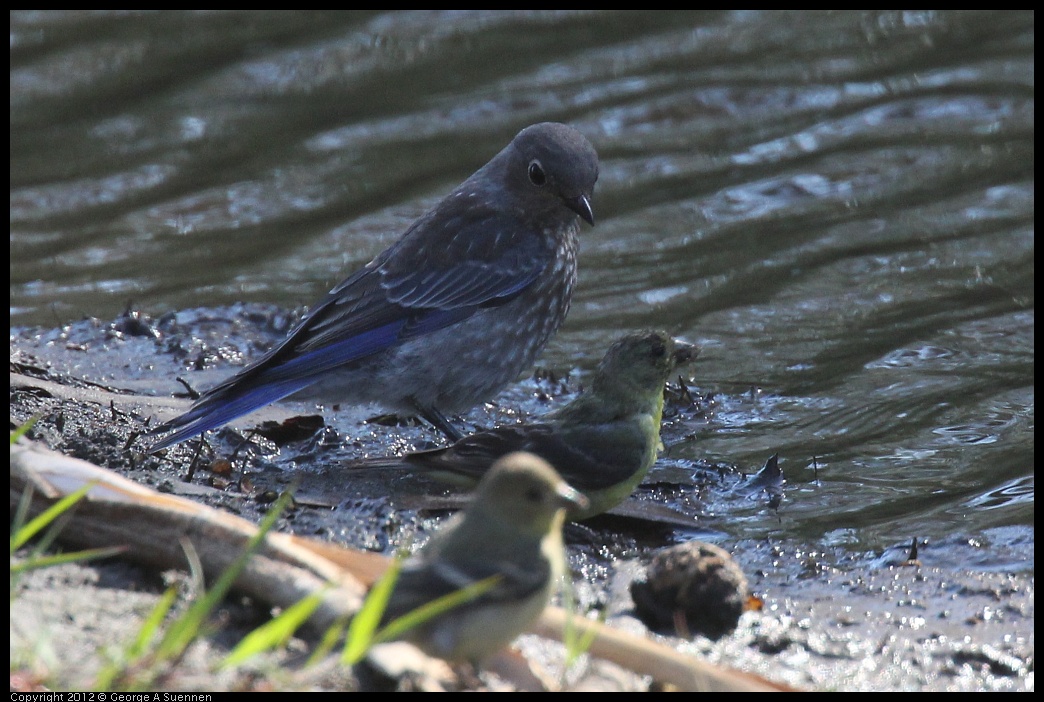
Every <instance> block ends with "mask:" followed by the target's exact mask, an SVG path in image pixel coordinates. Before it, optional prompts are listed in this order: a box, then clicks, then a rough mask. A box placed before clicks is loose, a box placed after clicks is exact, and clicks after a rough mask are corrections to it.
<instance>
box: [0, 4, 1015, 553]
mask: <svg viewBox="0 0 1044 702" xmlns="http://www.w3.org/2000/svg"><path fill="white" fill-rule="evenodd" d="M1033 20H1034V16H1033V13H1032V12H868V13H863V12H808V13H796V12H782V13H779V12H692V13H685V12H656V13H648V14H645V13H639V14H631V13H610V12H592V13H586V12H582V13H557V12H548V13H542V12H525V13H515V12H474V13H468V12H426V11H417V12H407V13H401V14H400V13H363V12H359V13H301V14H285V13H263V12H262V13H225V12H203V13H187V14H186V13H174V12H171V13H166V12H156V13H141V12H128V13H123V12H112V13H94V12H58V13H50V12H46V13H45V12H22V11H18V12H13V13H12V14H11V288H10V291H11V306H10V309H11V325H12V327H26V326H39V327H43V328H47V329H51V328H59V327H62V326H63V325H66V324H68V323H70V322H74V321H76V320H78V319H81V318H82V317H84V316H91V317H98V318H101V319H104V320H108V319H111V318H114V317H115V316H117V315H118V314H120V312H122V311H123V309H124V308H125V307H126V306H127V305H128V303H129V302H131V301H132V302H133V304H134V305H135V306H137V307H139V308H141V309H143V310H145V311H147V312H149V313H151V314H153V315H161V314H163V313H165V312H168V311H171V310H182V309H187V308H194V307H220V306H224V305H228V304H231V303H234V302H240V301H242V302H266V303H275V304H278V305H281V306H285V307H286V308H293V307H297V306H300V305H305V304H308V303H310V302H312V301H314V300H315V299H317V298H318V297H319V296H320V295H321V294H322V293H324V292H325V291H326V290H327V289H329V288H330V287H331V286H332V285H333V284H335V283H336V282H338V281H339V280H340V279H341V277H343V275H345V274H347V273H348V272H350V271H351V270H353V269H355V268H356V267H358V266H360V265H362V264H364V263H365V262H366V261H368V260H369V259H370V258H371V257H372V256H374V255H375V254H376V253H378V252H379V251H381V250H382V249H383V248H384V247H386V246H387V245H388V244H390V243H391V242H392V241H394V240H395V239H396V238H397V237H398V236H399V234H400V233H401V232H402V231H403V230H404V229H405V227H406V226H407V225H408V224H409V223H410V222H411V221H412V219H413V218H415V217H416V216H417V215H419V214H420V213H422V212H423V211H424V210H425V209H426V208H428V207H429V206H431V205H432V204H433V203H434V202H436V201H437V200H438V199H439V198H441V197H442V196H443V195H445V194H446V193H447V192H448V191H449V190H450V189H451V188H452V187H453V186H455V185H456V184H457V183H459V182H460V181H461V180H462V179H463V178H465V177H466V176H467V175H469V174H470V173H471V172H472V171H473V170H474V169H475V168H477V167H478V166H480V165H481V164H483V163H484V162H485V161H486V160H487V159H488V158H489V157H490V156H491V155H492V154H494V153H495V152H496V151H498V150H499V149H500V148H501V147H502V146H503V145H504V144H506V143H507V142H508V141H509V140H510V138H511V137H512V136H513V135H514V134H515V133H516V132H517V131H518V130H519V129H520V128H522V127H524V126H526V125H527V124H530V123H533V122H538V121H544V120H556V121H563V122H568V123H570V124H572V125H574V126H575V127H577V128H578V129H580V130H581V131H582V132H583V133H584V134H586V135H587V136H588V138H589V139H590V140H591V141H592V143H593V144H594V145H595V147H596V148H597V149H598V152H599V155H600V157H601V176H600V178H599V182H598V187H597V190H596V193H595V202H594V206H595V213H596V218H597V226H596V227H595V228H594V229H589V228H585V230H584V233H583V241H582V247H581V259H580V265H581V273H580V281H579V285H578V288H577V292H576V296H575V298H574V302H573V309H572V311H571V313H570V316H569V318H568V320H567V322H566V324H565V327H564V328H563V330H562V331H561V333H560V334H559V335H558V337H557V338H556V339H555V340H554V341H553V342H552V343H551V345H550V346H549V347H548V349H547V350H546V351H545V353H544V357H543V358H542V359H541V363H542V365H545V366H550V367H555V368H561V369H570V368H579V369H580V370H581V377H582V373H583V372H586V371H588V370H590V369H591V368H592V367H593V365H594V364H595V362H596V361H597V360H598V359H599V358H600V357H601V355H602V353H603V352H604V350H605V349H606V348H607V347H608V345H609V344H610V343H611V341H612V340H614V339H615V338H617V337H619V336H620V335H621V334H623V333H624V332H626V331H630V330H633V329H637V328H646V327H660V328H665V329H668V330H669V331H671V332H673V333H676V334H678V335H681V336H683V337H686V338H688V339H689V340H693V341H697V342H699V343H700V344H701V345H702V347H703V353H702V355H701V357H700V359H699V360H698V361H697V363H696V364H695V366H694V367H693V368H692V369H691V373H690V375H689V377H690V378H691V383H690V385H691V387H692V389H693V391H698V392H700V393H702V394H704V395H712V396H713V401H712V402H709V403H708V405H707V413H706V414H705V415H703V416H702V417H701V418H700V419H699V421H693V422H691V423H690V424H689V425H687V426H683V427H674V428H673V429H672V431H671V432H669V433H668V435H667V436H666V438H667V439H668V443H669V444H670V446H669V450H668V452H667V455H666V456H665V458H664V459H663V460H662V461H661V463H660V464H659V465H658V467H657V468H656V469H654V472H653V473H652V474H651V475H650V480H652V481H663V482H673V483H684V482H685V481H686V480H687V479H689V478H688V475H689V473H690V472H691V466H692V462H693V461H697V460H707V461H712V462H724V463H728V464H733V465H736V466H739V467H740V468H741V469H742V470H744V471H748V472H751V471H754V470H756V469H758V468H759V467H760V466H761V465H762V464H763V463H764V462H765V460H766V459H767V458H768V457H769V456H770V455H771V454H773V453H778V454H779V457H780V465H781V466H782V468H783V471H784V474H785V476H786V479H787V491H786V497H785V499H784V501H783V503H782V505H781V506H780V508H779V509H778V510H770V509H766V507H765V504H764V502H763V501H760V502H759V501H751V500H747V501H738V502H729V503H726V504H723V505H719V506H717V507H713V506H712V507H709V508H708V509H709V511H710V512H715V511H716V512H717V517H718V521H716V522H714V529H715V530H716V531H718V532H719V533H722V534H726V535H728V537H729V538H730V539H737V540H738V539H761V538H764V537H766V536H772V537H774V538H780V539H787V540H791V541H794V542H798V543H806V544H811V545H815V546H817V547H822V548H841V549H842V550H846V551H850V552H851V553H853V554H856V553H865V554H882V553H886V552H887V551H888V550H889V549H894V548H896V547H897V545H899V544H905V543H908V542H909V541H910V540H911V539H912V538H914V537H918V538H922V539H927V540H928V542H929V545H930V546H931V547H933V548H934V554H935V555H934V556H933V557H932V561H933V562H934V563H937V564H938V563H947V562H950V563H951V564H952V565H954V566H957V567H966V566H974V567H981V568H984V569H989V570H1015V571H1032V570H1033V567H1034V562H1033V513H1034V477H1033V454H1034V452H1033V435H1034V412H1033V405H1034V391H1033V362H1034V341H1033V339H1034V310H1033V271H1034V265H1033V254H1034V227H1033V212H1034V206H1033V199H1034V198H1033V151H1034V149H1033V146H1034V129H1033V121H1034V111H1033V103H1034V100H1033V97H1034V68H1033V59H1034V31H1033V29H1034V26H1033V24H1034V23H1033ZM117 384H118V383H117ZM710 516H713V515H710ZM969 554H971V555H969Z"/></svg>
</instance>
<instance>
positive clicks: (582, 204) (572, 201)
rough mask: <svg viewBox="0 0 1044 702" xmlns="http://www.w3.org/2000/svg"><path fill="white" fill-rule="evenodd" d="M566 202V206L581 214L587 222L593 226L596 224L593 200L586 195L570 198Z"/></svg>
mask: <svg viewBox="0 0 1044 702" xmlns="http://www.w3.org/2000/svg"><path fill="white" fill-rule="evenodd" d="M565 204H566V207H568V208H569V209H571V210H572V211H573V212H576V213H577V214H578V215H580V217H581V218H582V219H583V220H584V221H585V222H587V223H588V224H590V225H591V226H592V227H593V226H594V212H593V211H592V210H591V200H590V199H589V198H588V197H587V196H586V195H580V196H578V197H573V198H568V199H567V200H566V201H565Z"/></svg>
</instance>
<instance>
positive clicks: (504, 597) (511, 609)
mask: <svg viewBox="0 0 1044 702" xmlns="http://www.w3.org/2000/svg"><path fill="white" fill-rule="evenodd" d="M585 503H586V499H585V498H584V496H583V495H581V494H580V493H578V492H577V491H576V490H574V489H573V488H572V487H570V486H569V485H567V484H566V482H565V481H563V480H562V478H561V477H559V475H558V474H557V473H556V472H555V471H554V469H552V468H551V466H549V465H548V464H547V463H546V462H545V461H544V460H542V459H541V458H539V457H537V456H534V455H532V454H527V453H512V454H508V455H506V456H504V457H502V458H500V459H499V460H497V461H496V462H495V463H494V464H493V465H492V466H491V467H489V470H488V472H487V473H486V475H485V476H484V477H483V478H482V480H481V481H480V482H479V484H478V488H477V489H476V492H475V497H474V500H473V501H472V503H471V504H470V505H468V507H467V508H466V509H465V511H464V512H462V513H460V514H458V515H457V516H455V517H454V518H453V521H452V523H450V524H447V525H446V526H445V528H443V529H441V530H439V531H438V532H437V533H436V534H435V535H434V536H433V537H432V538H431V541H429V542H428V543H427V544H425V545H424V546H423V547H422V548H421V550H420V551H418V552H417V553H416V554H415V555H414V556H412V557H411V558H409V559H407V561H406V562H405V563H404V564H403V568H402V571H401V572H400V574H399V578H398V580H397V581H396V583H395V589H394V591H393V592H392V595H391V599H390V600H389V603H388V607H387V609H386V610H385V613H384V620H383V621H384V622H385V623H387V622H389V621H391V620H392V619H394V618H396V617H399V616H401V615H403V614H406V613H407V612H410V611H412V610H414V609H416V608H417V607H420V606H422V605H424V604H426V603H427V602H430V601H432V600H435V599H437V598H439V597H441V596H443V595H446V594H449V593H451V592H454V591H457V590H460V589H461V588H464V587H467V586H468V585H471V584H473V583H477V582H479V581H481V580H484V579H486V578H489V577H490V576H498V579H497V580H496V581H495V583H494V584H493V585H492V588H491V589H490V590H487V591H485V592H484V593H482V594H481V595H479V596H478V597H477V598H476V599H474V600H470V601H468V602H466V603H464V604H463V605H460V606H458V607H455V608H453V609H450V610H449V611H447V612H445V613H444V614H442V615H439V616H438V617H435V618H433V619H430V620H428V621H427V622H425V623H424V624H422V625H420V626H418V627H416V628H414V629H411V630H409V631H408V632H406V633H405V634H404V635H403V636H402V638H403V639H405V640H407V641H410V642H412V643H414V644H416V645H417V646H418V647H419V648H420V649H422V650H423V651H425V652H426V653H428V654H430V655H433V656H438V657H439V658H444V659H446V660H450V661H470V662H476V661H480V660H481V659H483V658H485V657H487V656H489V655H490V654H492V653H495V652H496V651H497V650H499V649H500V648H502V647H504V646H506V645H507V644H509V643H510V642H511V641H512V640H513V639H514V638H515V637H516V636H518V635H519V634H520V633H522V632H523V631H525V630H526V629H527V628H528V627H529V625H530V624H531V623H532V622H533V621H534V620H535V619H536V618H537V616H539V615H540V612H541V611H543V609H544V607H545V606H547V602H548V599H549V598H550V597H551V594H552V592H553V589H554V587H555V585H556V584H557V582H558V579H559V578H560V577H561V575H562V573H563V572H564V569H565V554H564V552H563V548H562V522H563V521H564V516H565V513H566V510H567V509H570V508H573V507H582V506H583V505H584V504H585Z"/></svg>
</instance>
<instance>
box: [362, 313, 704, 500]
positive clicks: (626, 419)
mask: <svg viewBox="0 0 1044 702" xmlns="http://www.w3.org/2000/svg"><path fill="white" fill-rule="evenodd" d="M696 355H697V348H696V347H695V346H693V345H691V344H687V343H685V342H682V341H679V340H676V339H672V338H671V337H670V336H669V335H668V334H666V333H664V332H660V331H644V332H640V333H636V334H629V335H627V336H625V337H623V338H622V339H620V340H618V341H616V342H615V343H614V344H613V345H612V346H611V347H610V348H609V350H608V351H607V352H606V354H605V357H604V358H603V359H602V361H601V363H600V364H599V366H598V369H597V371H596V372H595V375H594V378H593V380H592V382H591V385H590V387H589V388H587V389H586V390H585V391H584V392H582V393H581V394H580V395H579V396H577V397H576V398H575V399H574V400H573V401H571V402H570V403H569V404H567V405H565V406H564V407H561V408H560V409H557V410H554V411H552V412H549V413H548V414H547V415H545V416H544V417H542V418H541V419H540V420H538V421H536V422H535V423H529V424H519V425H514V426H504V427H498V428H496V429H490V430H488V431H481V432H477V433H475V434H472V435H470V436H467V437H464V438H463V439H460V440H459V441H457V442H456V443H454V444H452V445H450V446H446V447H444V448H437V449H431V450H428V451H418V452H415V453H408V454H406V455H403V456H392V457H386V458H385V457H380V458H367V459H362V460H358V461H353V462H350V463H348V464H346V467H348V468H353V469H357V468H364V469H369V468H405V469H410V470H416V471H423V472H428V473H430V474H431V476H432V477H434V478H436V479H439V480H442V481H444V482H448V483H453V484H456V485H458V486H461V487H468V488H470V487H473V486H474V485H475V483H476V482H477V481H478V480H479V478H481V476H482V474H483V473H484V472H485V471H486V470H487V469H488V468H489V465H490V464H491V463H492V462H493V461H494V460H496V459H497V458H498V457H500V456H503V455H504V454H506V453H510V452H512V451H529V452H531V453H534V454H536V455H538V456H540V457H541V458H543V459H544V460H546V461H547V462H548V463H550V464H551V465H553V466H554V467H555V469H556V470H558V472H559V473H560V474H561V475H562V477H563V478H564V479H565V480H566V482H568V483H569V484H570V485H572V486H573V487H575V488H577V489H578V490H580V491H581V492H583V493H584V495H586V496H587V498H588V499H589V500H590V505H589V506H588V507H587V508H586V509H583V510H578V511H576V512H574V513H572V514H571V518H573V519H576V520H581V519H586V518H588V517H592V516H594V515H596V514H600V513H602V512H605V511H607V510H609V509H612V508H613V507H615V506H616V505H617V504H619V503H620V502H622V501H623V500H625V499H627V497H628V496H629V495H630V494H631V493H632V492H633V491H634V489H635V488H636V487H637V486H638V484H639V483H640V482H641V481H642V479H643V478H645V475H646V473H648V472H649V469H650V468H651V467H652V465H653V463H655V461H656V455H657V452H658V450H659V448H660V422H661V420H662V417H663V402H664V399H663V389H664V384H665V383H666V382H667V378H668V377H669V376H670V375H671V373H672V372H673V371H674V369H675V368H676V367H678V366H680V365H683V364H685V363H688V362H689V361H692V360H693V359H694V358H696Z"/></svg>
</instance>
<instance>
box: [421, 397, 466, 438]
mask: <svg viewBox="0 0 1044 702" xmlns="http://www.w3.org/2000/svg"><path fill="white" fill-rule="evenodd" d="M410 404H412V405H413V408H414V409H415V410H417V414H419V415H420V416H421V417H423V418H424V419H425V420H426V421H427V422H428V424H430V425H432V426H433V427H435V428H436V429H438V430H439V431H441V432H442V433H443V434H444V435H445V436H446V438H447V439H449V440H450V443H456V442H458V441H460V440H461V439H463V438H464V435H463V434H461V433H460V431H458V430H457V428H456V427H454V426H453V425H452V424H450V421H449V420H448V419H446V415H444V414H443V413H442V412H439V411H438V410H437V409H435V408H434V407H425V406H424V405H422V404H421V403H419V402H417V400H415V399H414V398H412V397H411V398H410Z"/></svg>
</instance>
